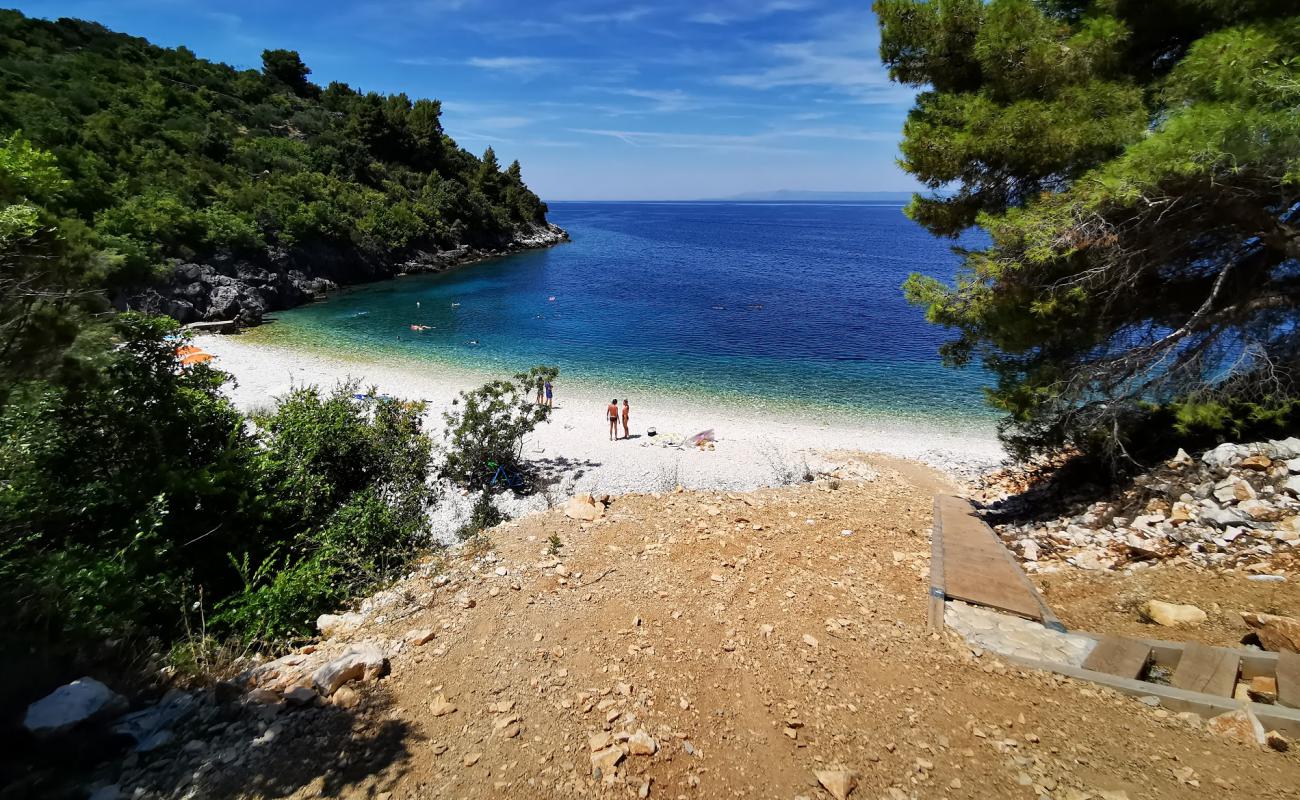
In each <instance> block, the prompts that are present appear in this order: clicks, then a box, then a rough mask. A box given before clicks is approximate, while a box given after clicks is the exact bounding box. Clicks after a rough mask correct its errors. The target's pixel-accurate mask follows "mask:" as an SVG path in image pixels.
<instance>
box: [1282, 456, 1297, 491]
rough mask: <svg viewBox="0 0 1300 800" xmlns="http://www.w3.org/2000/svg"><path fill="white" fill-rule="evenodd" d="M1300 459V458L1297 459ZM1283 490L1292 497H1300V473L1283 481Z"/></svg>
mask: <svg viewBox="0 0 1300 800" xmlns="http://www.w3.org/2000/svg"><path fill="white" fill-rule="evenodd" d="M1296 461H1300V458H1298V459H1296ZM1282 491H1284V492H1286V493H1287V494H1289V495H1291V496H1292V497H1300V475H1292V476H1290V477H1289V478H1287V479H1286V480H1285V481H1283V482H1282Z"/></svg>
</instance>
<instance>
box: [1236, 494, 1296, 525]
mask: <svg viewBox="0 0 1300 800" xmlns="http://www.w3.org/2000/svg"><path fill="white" fill-rule="evenodd" d="M1237 510H1238V511H1240V512H1241V513H1242V514H1245V515H1246V516H1248V517H1250V518H1251V519H1253V520H1255V521H1256V522H1277V521H1278V520H1280V519H1282V517H1283V516H1284V513H1285V512H1283V510H1282V509H1280V508H1278V507H1277V506H1275V505H1273V504H1272V503H1269V502H1266V501H1264V500H1257V499H1251V500H1244V501H1242V502H1240V503H1238V504H1237Z"/></svg>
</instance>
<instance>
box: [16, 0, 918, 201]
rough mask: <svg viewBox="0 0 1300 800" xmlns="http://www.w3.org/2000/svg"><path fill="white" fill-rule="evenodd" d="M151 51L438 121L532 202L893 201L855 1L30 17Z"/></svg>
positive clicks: (342, 6)
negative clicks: (269, 53) (271, 70)
mask: <svg viewBox="0 0 1300 800" xmlns="http://www.w3.org/2000/svg"><path fill="white" fill-rule="evenodd" d="M18 7H19V8H20V10H22V11H23V12H24V13H26V14H29V15H33V16H42V17H60V16H72V17H81V18H85V19H92V20H96V21H98V22H101V23H103V24H104V25H107V26H108V27H110V28H113V29H115V30H120V31H124V32H127V33H131V34H134V35H138V36H144V37H146V38H148V39H150V40H152V41H154V42H155V43H158V44H163V45H168V46H174V45H179V44H184V45H186V46H188V47H190V48H191V49H192V50H194V51H195V52H196V53H198V54H199V55H200V56H202V57H205V58H210V59H214V60H218V61H224V62H227V63H230V64H234V65H235V66H241V67H258V66H259V65H260V63H261V58H260V55H261V51H262V50H263V49H266V48H277V47H284V48H288V49H293V50H297V51H298V52H299V53H301V54H302V57H303V60H304V61H305V62H306V63H307V65H308V66H309V67H311V69H312V79H313V80H315V81H317V82H318V83H321V84H322V85H323V84H326V83H328V82H329V81H331V80H340V81H344V82H346V83H349V84H351V85H352V86H354V87H357V88H360V89H363V90H374V91H380V92H398V91H403V92H406V93H407V94H408V95H410V96H411V97H413V98H414V97H434V98H437V99H440V100H441V101H442V103H443V122H444V125H445V127H446V129H447V131H448V132H449V133H450V134H451V135H452V136H453V137H455V139H456V140H457V141H458V142H459V143H460V144H461V145H462V146H464V147H466V148H468V149H470V150H473V151H475V152H482V150H483V149H484V148H485V147H487V146H488V145H491V146H492V147H493V148H494V149H495V150H496V152H497V154H498V156H499V157H500V158H501V159H502V160H503V162H507V163H508V162H509V161H510V160H511V159H514V158H518V159H519V160H520V162H521V163H522V164H523V167H524V178H525V180H527V181H528V183H529V184H530V185H531V186H532V187H533V188H534V189H535V190H536V191H537V192H538V193H539V194H540V195H541V196H542V197H543V198H544V199H547V200H566V199H691V198H701V197H720V196H727V195H732V194H736V193H741V192H750V191H767V190H774V189H807V190H826V191H870V190H910V189H913V188H915V184H914V182H913V181H912V180H911V179H910V178H909V177H907V176H906V175H904V174H903V173H902V171H901V170H899V169H898V167H897V166H896V165H895V163H894V160H895V158H896V156H897V149H898V139H899V131H900V129H901V127H902V122H903V117H904V115H905V114H906V111H907V108H908V107H909V106H910V105H911V101H912V93H911V91H910V90H908V89H906V88H904V87H900V86H897V85H893V84H891V83H890V82H889V80H888V79H887V77H886V75H885V71H884V69H883V68H882V67H881V65H880V63H879V59H878V56H877V50H876V48H877V42H878V33H877V27H876V21H875V19H874V17H873V15H872V14H871V11H870V2H869V0H857V1H856V2H843V1H842V0H702V1H700V2H690V1H689V0H658V1H657V2H646V3H638V2H637V0H629V2H622V3H614V2H596V0H562V2H554V3H539V2H520V1H519V0H369V1H368V2H365V1H363V2H351V3H349V2H341V0H318V2H314V3H306V2H301V0H298V1H297V2H294V1H292V0H260V2H243V1H242V0H228V1H227V2H216V0H191V1H190V2H186V1H185V0H43V1H42V2H25V3H19V4H18Z"/></svg>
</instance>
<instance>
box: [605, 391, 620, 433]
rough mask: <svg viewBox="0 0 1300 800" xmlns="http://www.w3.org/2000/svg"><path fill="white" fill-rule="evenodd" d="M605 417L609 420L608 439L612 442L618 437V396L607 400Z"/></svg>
mask: <svg viewBox="0 0 1300 800" xmlns="http://www.w3.org/2000/svg"><path fill="white" fill-rule="evenodd" d="M605 417H606V418H607V419H608V420H609V440H610V441H611V442H612V441H614V440H615V439H617V438H618V398H617V397H615V398H614V399H613V400H610V401H609V407H608V408H606V409H605Z"/></svg>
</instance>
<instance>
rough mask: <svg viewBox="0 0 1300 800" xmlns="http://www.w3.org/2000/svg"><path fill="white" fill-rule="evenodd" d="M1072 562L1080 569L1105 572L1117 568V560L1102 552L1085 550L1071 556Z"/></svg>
mask: <svg viewBox="0 0 1300 800" xmlns="http://www.w3.org/2000/svg"><path fill="white" fill-rule="evenodd" d="M1070 562H1071V563H1072V564H1074V565H1075V566H1076V567H1078V568H1079V569H1092V570H1103V569H1110V568H1112V567H1114V566H1115V559H1114V558H1112V557H1110V555H1108V554H1107V553H1105V552H1104V551H1101V550H1084V551H1083V552H1082V553H1077V554H1075V555H1073V556H1071V557H1070Z"/></svg>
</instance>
